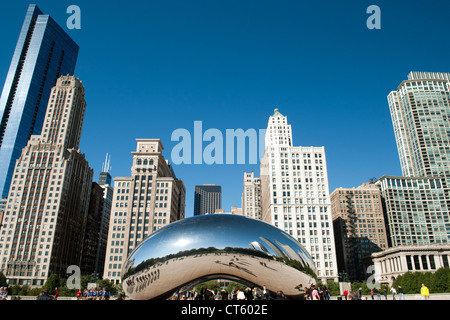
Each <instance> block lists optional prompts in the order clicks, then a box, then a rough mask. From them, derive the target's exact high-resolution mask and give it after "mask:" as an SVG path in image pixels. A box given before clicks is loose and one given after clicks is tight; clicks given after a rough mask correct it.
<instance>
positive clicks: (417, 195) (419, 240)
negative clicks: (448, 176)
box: [376, 176, 450, 247]
mask: <svg viewBox="0 0 450 320" xmlns="http://www.w3.org/2000/svg"><path fill="white" fill-rule="evenodd" d="M376 184H377V185H379V187H380V190H381V194H382V197H383V201H384V206H385V211H386V213H387V226H388V233H389V236H390V241H391V243H392V246H394V247H397V246H411V245H432V244H448V243H450V224H449V207H448V205H447V201H446V189H445V188H444V184H445V178H442V177H395V176H383V177H381V178H380V179H378V180H377V181H376Z"/></svg>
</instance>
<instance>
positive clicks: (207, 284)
mask: <svg viewBox="0 0 450 320" xmlns="http://www.w3.org/2000/svg"><path fill="white" fill-rule="evenodd" d="M202 289H209V290H214V289H217V290H219V289H220V286H219V282H217V281H216V280H211V281H206V282H203V283H200V284H199V285H197V286H196V287H195V291H200V290H202Z"/></svg>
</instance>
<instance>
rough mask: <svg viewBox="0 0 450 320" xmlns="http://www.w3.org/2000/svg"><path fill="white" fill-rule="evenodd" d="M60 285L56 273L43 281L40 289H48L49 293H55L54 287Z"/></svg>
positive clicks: (60, 282) (59, 279)
mask: <svg viewBox="0 0 450 320" xmlns="http://www.w3.org/2000/svg"><path fill="white" fill-rule="evenodd" d="M61 285H62V281H61V278H60V277H59V275H57V274H52V275H50V276H49V277H48V278H47V281H45V284H44V286H43V287H42V289H48V293H49V294H51V295H54V294H55V288H59V287H60V286H61Z"/></svg>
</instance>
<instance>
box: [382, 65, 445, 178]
mask: <svg viewBox="0 0 450 320" xmlns="http://www.w3.org/2000/svg"><path fill="white" fill-rule="evenodd" d="M449 79H450V74H449V73H432V72H411V73H410V74H409V75H408V80H405V81H403V82H402V83H401V84H400V86H399V87H398V89H397V90H396V91H392V92H391V93H390V94H389V95H388V102H389V108H390V112H391V117H392V123H393V127H394V133H395V138H396V142H397V148H398V153H399V157H400V164H401V167H402V173H403V176H404V177H422V176H428V177H430V176H442V177H444V178H445V179H446V181H449V178H450V162H449V159H450V135H449V134H448V132H450V121H449V119H450V82H449ZM447 185H448V182H447Z"/></svg>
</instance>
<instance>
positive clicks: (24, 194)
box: [0, 76, 93, 285]
mask: <svg viewBox="0 0 450 320" xmlns="http://www.w3.org/2000/svg"><path fill="white" fill-rule="evenodd" d="M85 108H86V102H85V100H84V87H83V85H82V83H81V81H80V80H79V79H77V78H75V77H73V76H63V77H60V78H59V79H58V81H57V83H56V86H55V87H54V88H53V89H52V90H51V96H50V99H49V102H48V106H47V112H46V115H45V118H44V126H43V129H42V134H41V135H33V136H31V139H30V140H29V141H28V143H27V145H26V147H25V148H24V149H23V150H22V154H21V155H20V157H19V159H18V160H17V162H16V166H15V169H14V175H13V179H12V181H11V188H10V192H9V194H8V201H7V204H6V209H5V216H4V219H3V227H2V229H1V234H0V263H1V265H0V267H1V268H0V269H1V271H2V272H3V274H5V275H6V278H7V279H8V281H9V283H10V284H27V285H43V284H44V282H45V280H46V279H47V277H48V276H49V275H51V274H59V275H60V276H62V277H65V276H67V268H68V267H69V266H70V265H77V266H81V263H82V248H83V241H84V239H83V236H84V234H85V227H86V219H87V214H88V207H89V198H90V194H91V184H92V176H93V170H92V169H91V168H90V167H89V163H88V162H87V161H86V159H85V156H84V154H81V153H80V151H79V141H80V134H81V126H82V124H83V117H84V112H85Z"/></svg>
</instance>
